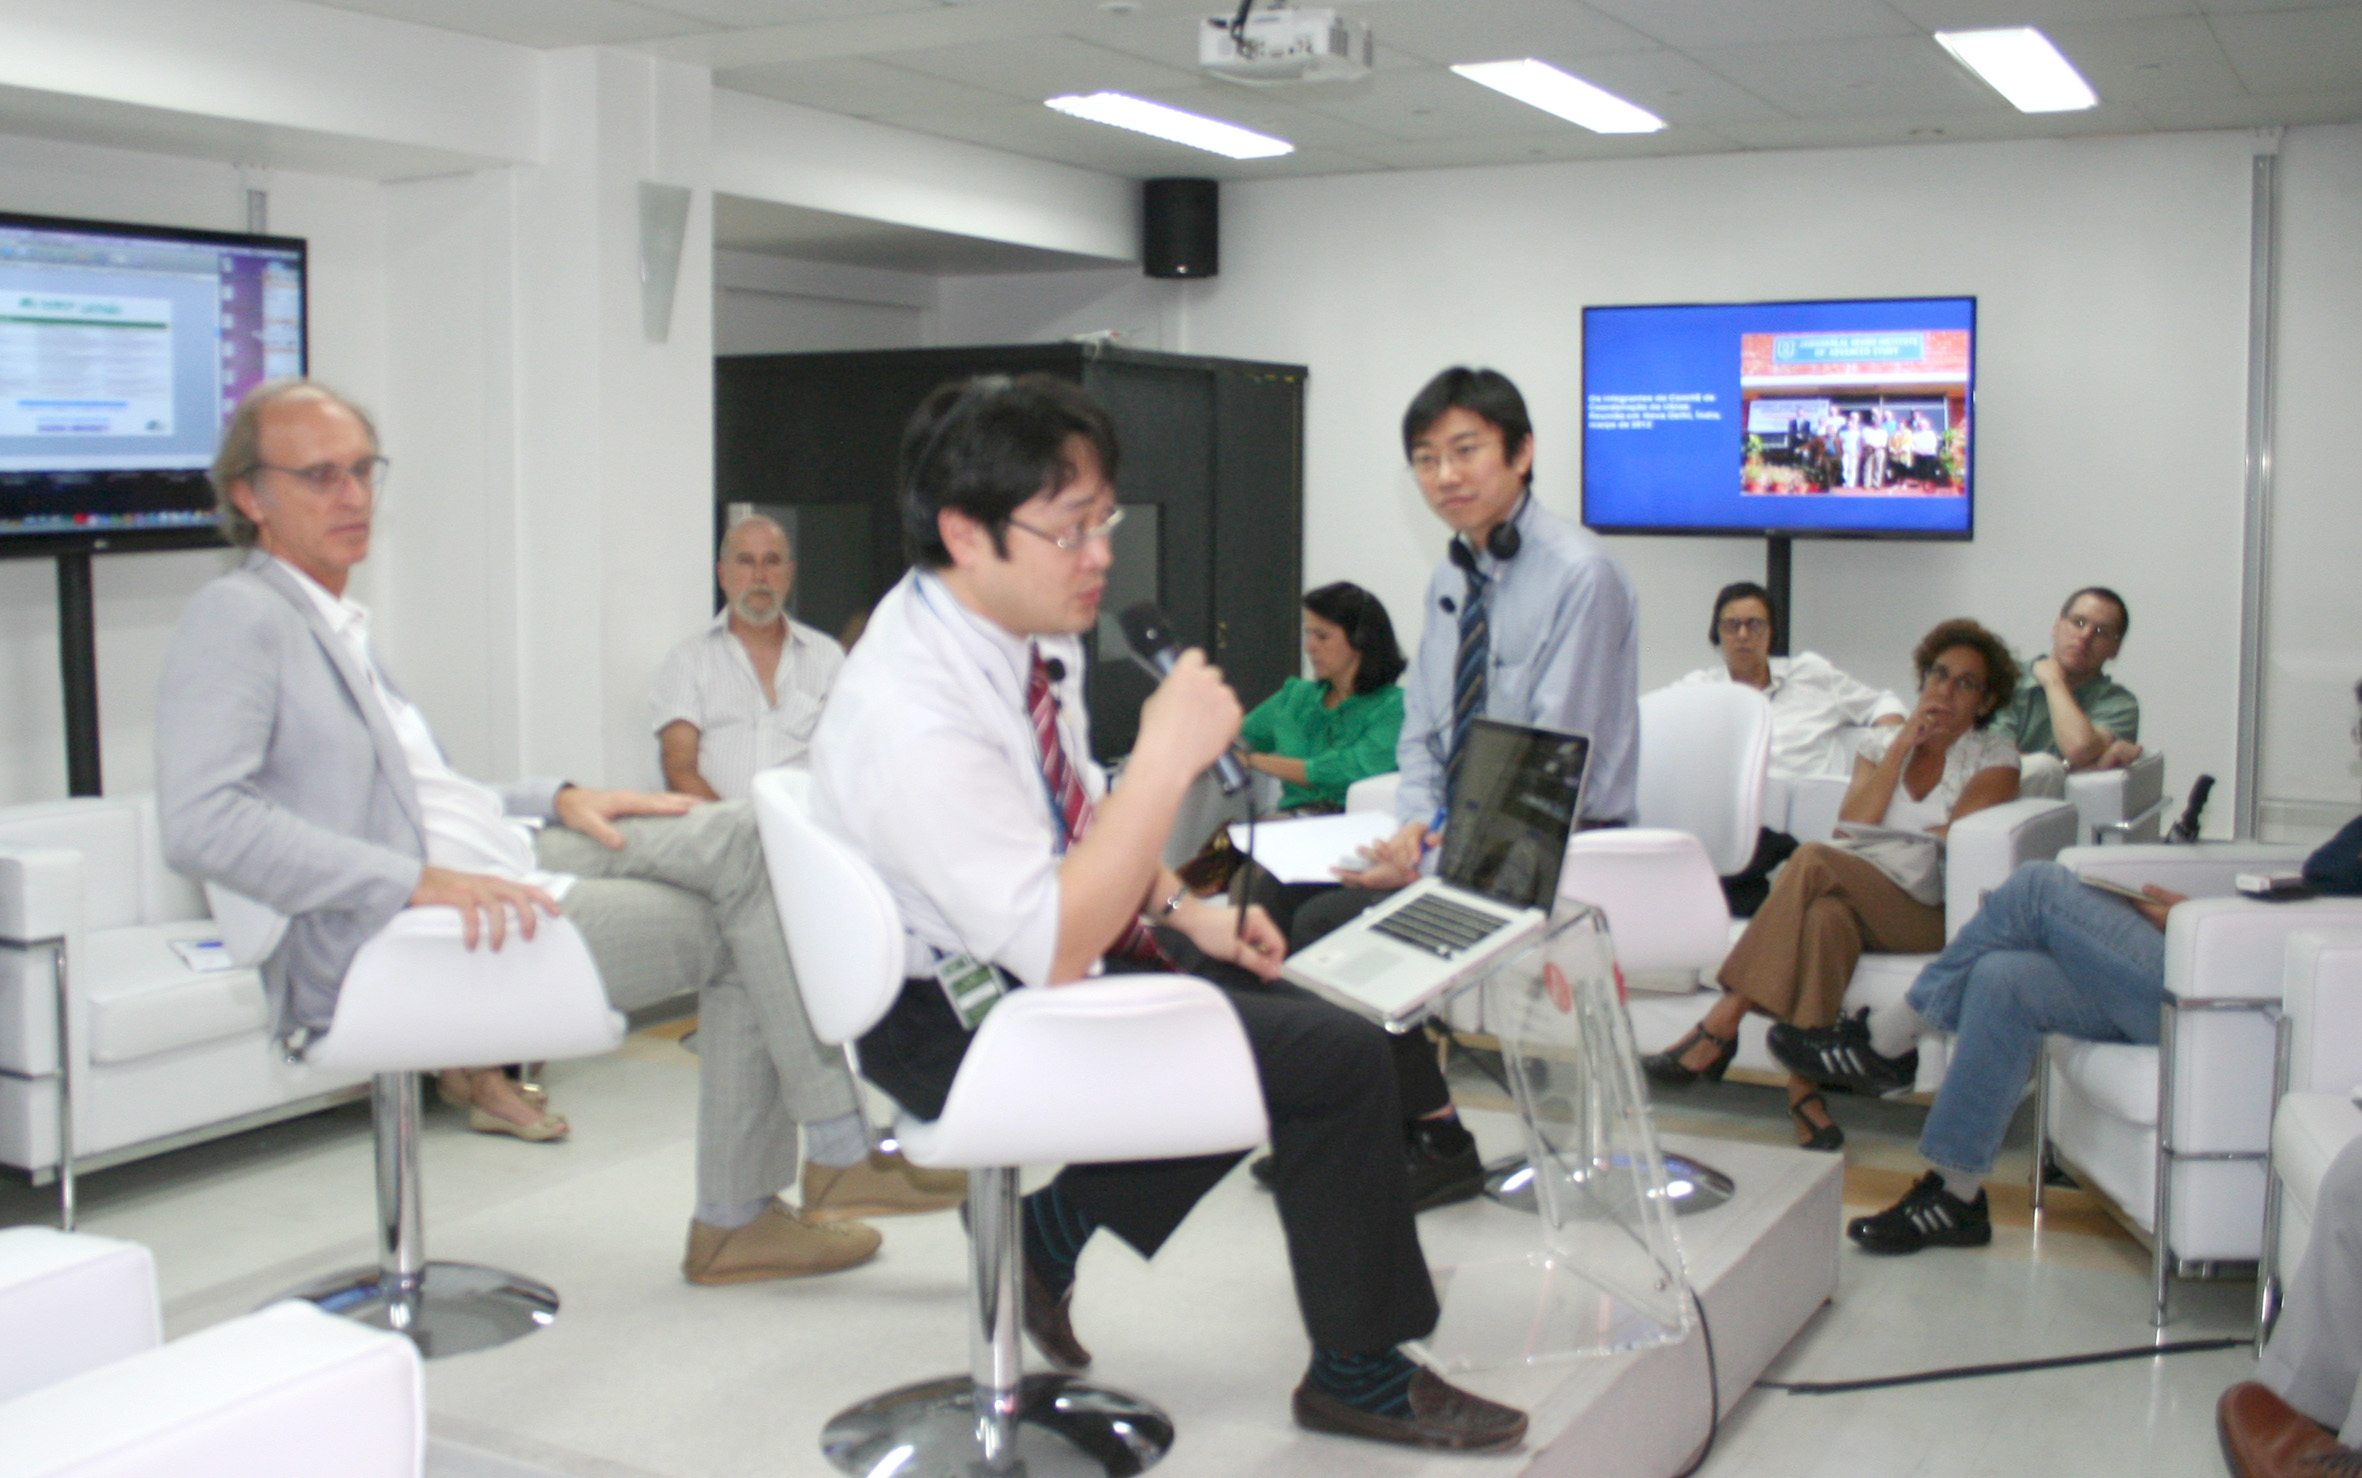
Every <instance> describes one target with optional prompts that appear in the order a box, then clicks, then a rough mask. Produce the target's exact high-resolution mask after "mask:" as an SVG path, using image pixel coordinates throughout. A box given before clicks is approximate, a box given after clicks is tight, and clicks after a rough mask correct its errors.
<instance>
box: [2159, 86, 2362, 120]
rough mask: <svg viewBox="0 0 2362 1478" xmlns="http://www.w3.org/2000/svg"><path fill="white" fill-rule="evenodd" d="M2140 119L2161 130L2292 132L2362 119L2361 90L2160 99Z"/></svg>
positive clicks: (2348, 89)
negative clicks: (2300, 127)
mask: <svg viewBox="0 0 2362 1478" xmlns="http://www.w3.org/2000/svg"><path fill="white" fill-rule="evenodd" d="M2140 110H2141V116H2142V117H2144V118H2146V119H2148V120H2149V122H2150V123H2151V124H2152V125H2153V126H2155V127H2157V128H2162V129H2175V130H2181V129H2199V128H2293V127H2295V126H2297V125H2298V124H2304V123H2352V122H2354V121H2356V120H2357V119H2362V88H2347V89H2344V90H2342V91H2338V92H2283V93H2275V94H2274V95H2272V96H2271V97H2261V98H2259V97H2212V98H2178V97H2161V98H2156V99H2153V100H2151V101H2148V102H2144V103H2142V104H2140Z"/></svg>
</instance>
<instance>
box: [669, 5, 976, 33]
mask: <svg viewBox="0 0 2362 1478" xmlns="http://www.w3.org/2000/svg"><path fill="white" fill-rule="evenodd" d="M643 3H645V4H648V5H652V6H656V7H658V8H659V9H663V10H670V11H675V12H677V13H679V14H681V15H685V16H690V17H693V18H695V19H697V20H701V21H710V22H712V23H713V24H715V25H717V26H729V27H732V28H734V29H735V28H742V27H751V26H789V25H798V24H801V23H803V22H806V21H832V20H839V19H842V18H843V17H845V16H849V15H892V14H894V13H895V12H897V11H904V10H936V9H940V8H941V5H940V0H643Z"/></svg>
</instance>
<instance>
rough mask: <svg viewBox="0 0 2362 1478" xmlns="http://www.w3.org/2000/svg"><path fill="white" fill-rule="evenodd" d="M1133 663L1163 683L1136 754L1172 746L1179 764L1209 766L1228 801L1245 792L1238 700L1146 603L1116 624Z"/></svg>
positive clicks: (1218, 672)
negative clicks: (1233, 745) (1234, 749)
mask: <svg viewBox="0 0 2362 1478" xmlns="http://www.w3.org/2000/svg"><path fill="white" fill-rule="evenodd" d="M1117 619H1118V620H1119V621H1120V622H1121V623H1122V625H1123V629H1124V640H1125V642H1126V643H1127V644H1128V645H1129V646H1130V647H1131V649H1132V660H1133V661H1135V662H1138V663H1139V664H1140V665H1141V666H1142V667H1145V668H1147V669H1148V670H1149V671H1150V672H1152V673H1154V674H1155V675H1156V676H1157V677H1158V678H1159V679H1160V682H1159V683H1158V686H1157V690H1156V692H1155V694H1154V695H1153V696H1151V697H1150V698H1149V700H1148V702H1147V703H1146V704H1145V705H1143V706H1142V708H1141V710H1140V740H1139V743H1138V745H1136V746H1135V749H1137V748H1139V747H1142V746H1147V745H1153V744H1157V743H1171V744H1172V745H1173V746H1174V747H1175V749H1176V750H1177V751H1178V752H1177V753H1176V755H1175V759H1176V761H1177V762H1178V763H1181V764H1184V765H1187V766H1189V767H1190V768H1192V769H1202V768H1204V767H1205V766H1206V765H1208V764H1209V763H1210V764H1211V765H1212V766H1213V769H1214V778H1215V779H1216V780H1217V781H1219V782H1220V783H1221V786H1222V793H1223V794H1224V795H1236V794H1237V793H1238V792H1239V791H1241V790H1243V789H1245V788H1246V783H1247V772H1246V770H1245V768H1244V767H1242V766H1241V765H1240V764H1239V762H1238V757H1237V756H1236V755H1234V754H1232V753H1231V752H1230V742H1231V740H1233V739H1235V738H1237V737H1238V726H1239V721H1240V720H1241V719H1242V718H1244V717H1245V712H1244V710H1242V709H1241V708H1240V707H1239V702H1238V695H1237V694H1236V693H1233V692H1232V691H1231V690H1230V687H1229V685H1228V684H1227V683H1225V682H1223V681H1222V669H1220V668H1218V667H1215V666H1213V665H1212V664H1211V663H1209V662H1207V661H1206V658H1205V654H1204V653H1203V652H1200V651H1197V650H1195V649H1194V648H1193V649H1191V650H1190V651H1187V652H1183V651H1181V650H1179V649H1178V647H1177V646H1176V645H1175V643H1174V641H1173V636H1172V626H1171V624H1170V623H1169V622H1167V621H1166V620H1165V616H1164V612H1162V611H1160V610H1158V609H1157V608H1156V605H1155V603H1154V602H1151V601H1142V602H1141V603H1140V604H1138V605H1136V606H1132V607H1130V608H1128V609H1126V610H1125V611H1124V613H1123V614H1122V615H1121V616H1119V617H1118V618H1117Z"/></svg>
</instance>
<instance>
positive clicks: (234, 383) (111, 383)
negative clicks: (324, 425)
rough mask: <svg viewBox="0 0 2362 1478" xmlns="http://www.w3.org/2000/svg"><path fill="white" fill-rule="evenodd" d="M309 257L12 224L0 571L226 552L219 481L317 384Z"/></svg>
mask: <svg viewBox="0 0 2362 1478" xmlns="http://www.w3.org/2000/svg"><path fill="white" fill-rule="evenodd" d="M304 268H305V257H304V243H303V242H302V241H300V240H294V239H291V238H286V237H276V236H247V235H234V234H231V233H228V232H221V231H191V230H177V229H172V228H167V227H158V226H135V225H124V224H119V223H114V222H106V221H71V220H57V219H51V218H48V217H42V216H24V215H7V214H0V557H5V556H7V555H11V554H36V553H40V554H46V553H50V552H53V551H58V550H68V549H94V548H100V549H107V548H113V549H155V548H172V547H180V546H190V545H201V544H212V543H217V542H219V539H220V534H219V531H218V529H217V527H216V520H215V517H214V511H213V491H212V489H211V487H210V486H208V485H207V483H206V480H205V469H206V468H207V467H208V466H209V465H211V463H212V461H213V453H214V449H215V447H216V445H217V444H218V443H219V442H220V440H221V430H222V424H223V422H224V421H226V420H227V419H228V417H229V413H230V411H231V410H232V409H234V408H235V407H236V406H237V403H238V398H239V397H240V396H242V395H244V394H245V393H246V392H247V391H248V390H249V389H251V388H252V387H253V386H254V385H255V384H256V383H257V382H258V381H261V380H265V379H269V378H272V377H274V376H278V375H295V374H301V373H303V371H304V354H305V326H304V316H305V315H304V308H305V301H304V286H305V271H304Z"/></svg>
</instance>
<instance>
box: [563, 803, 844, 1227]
mask: <svg viewBox="0 0 2362 1478" xmlns="http://www.w3.org/2000/svg"><path fill="white" fill-rule="evenodd" d="M617 829H618V830H620V831H621V832H622V833H623V835H624V840H625V846H624V848H623V850H622V851H620V852H611V851H609V850H607V849H606V848H605V847H602V846H600V845H599V844H598V843H597V842H594V841H592V840H591V839H590V838H589V837H586V836H584V835H582V834H581V833H580V832H574V831H568V830H566V829H565V828H563V827H557V826H550V827H544V828H543V829H542V830H541V833H540V835H539V837H538V838H537V840H536V844H535V847H536V851H537V852H538V853H539V855H540V859H541V865H542V866H543V867H545V868H547V869H549V870H550V871H551V872H564V873H572V874H574V875H575V876H576V877H577V878H579V879H581V881H580V882H577V883H576V884H575V885H574V887H573V888H572V889H571V890H570V891H569V892H568V893H567V895H566V899H565V910H566V915H567V917H569V918H571V919H572V920H574V923H575V925H576V927H578V928H580V929H581V930H582V934H583V938H584V939H586V940H588V941H589V943H590V950H591V957H592V958H593V959H595V960H597V961H598V964H599V974H600V975H601V976H602V977H603V978H604V979H605V980H606V982H607V994H608V997H609V999H611V1000H613V1001H614V1002H615V1004H616V1005H617V1006H619V1007H623V1008H626V1009H628V1008H630V1007H633V1006H642V1005H647V1004H649V1003H651V1002H654V1001H660V1000H662V999H664V998H665V997H667V996H670V995H675V994H677V993H679V992H680V991H681V990H683V989H684V988H688V987H695V988H696V990H697V991H698V997H699V998H698V1030H697V1056H698V1067H699V1078H698V1096H697V1197H698V1199H699V1200H700V1201H707V1202H715V1203H730V1202H746V1201H757V1200H761V1199H762V1198H763V1197H765V1196H769V1195H772V1194H773V1193H775V1192H777V1191H780V1190H783V1189H785V1188H786V1187H788V1186H791V1185H793V1184H795V1180H796V1168H797V1160H798V1154H797V1143H796V1126H797V1124H799V1123H812V1124H816V1123H821V1122H824V1121H826V1120H829V1119H835V1118H841V1117H843V1116H844V1115H846V1114H849V1113H852V1112H854V1111H855V1109H856V1108H857V1107H858V1106H859V1101H858V1100H857V1099H856V1097H855V1096H854V1089H853V1078H852V1074H851V1073H849V1072H848V1071H847V1070H846V1067H845V1057H844V1053H843V1052H842V1051H840V1050H839V1049H837V1048H834V1047H829V1046H825V1045H823V1044H822V1043H821V1041H820V1040H819V1039H818V1038H817V1037H815V1036H813V1035H812V1026H811V1023H810V1022H809V1021H807V1020H806V1019H805V1017H804V1001H803V997H802V995H800V994H799V993H798V992H797V990H796V977H795V969H794V967H793V966H792V965H790V964H789V963H788V958H787V939H786V936H785V935H784V934H782V933H781V932H780V928H779V910H778V907H777V905H775V904H774V903H773V902H772V899H771V875H770V872H769V870H768V869H767V868H765V867H764V865H763V848H762V843H761V841H760V840H759V839H758V838H757V836H756V835H755V820H754V812H753V810H752V809H750V808H749V807H748V806H747V804H746V803H745V802H744V801H725V802H721V803H719V804H714V805H704V806H699V807H697V808H696V809H695V810H693V811H691V812H690V813H689V814H688V815H686V816H680V817H641V818H636V819H633V820H628V821H624V822H621V823H620V824H619V825H618V828H617Z"/></svg>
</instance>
